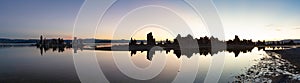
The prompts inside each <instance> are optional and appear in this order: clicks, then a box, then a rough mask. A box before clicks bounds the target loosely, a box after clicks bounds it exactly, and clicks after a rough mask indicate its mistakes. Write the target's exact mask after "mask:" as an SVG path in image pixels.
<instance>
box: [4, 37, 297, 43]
mask: <svg viewBox="0 0 300 83" xmlns="http://www.w3.org/2000/svg"><path fill="white" fill-rule="evenodd" d="M290 40H293V41H294V42H295V43H300V39H285V40H281V41H283V42H289V41H290ZM38 41H40V40H39V39H9V38H0V43H36V42H38ZM64 41H65V42H67V43H70V42H72V40H64ZM129 41H130V40H124V39H121V40H108V39H83V42H84V43H94V42H95V43H129ZM141 41H144V42H146V40H137V42H141ZM269 42H270V41H269Z"/></svg>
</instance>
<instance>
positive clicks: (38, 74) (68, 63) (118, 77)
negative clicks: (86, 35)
mask: <svg viewBox="0 0 300 83" xmlns="http://www.w3.org/2000/svg"><path fill="white" fill-rule="evenodd" d="M73 52H74V50H73V49H72V48H69V49H66V48H65V49H64V50H63V52H61V51H60V52H58V51H56V50H54V51H53V50H52V49H49V50H48V51H46V52H43V54H41V51H40V49H39V48H36V47H3V48H0V53H1V54H0V66H1V68H0V82H1V83H3V82H4V83H7V82H22V83H24V82H25V83H35V82H38V83H41V82H42V83H45V82H46V83H47V82H48V83H59V82H62V83H70V82H71V83H76V82H80V79H79V78H80V77H79V76H78V74H77V73H76V69H75V66H74V61H73V58H74V57H73ZM94 52H95V54H96V58H97V60H98V63H99V64H100V67H101V69H102V71H103V73H104V75H105V77H106V78H107V79H108V80H109V81H110V82H172V81H173V80H174V79H175V78H176V75H177V74H178V73H180V72H182V71H181V70H179V69H180V67H187V69H195V66H189V65H181V63H183V62H187V63H188V62H193V60H196V59H197V60H199V68H196V69H197V76H196V79H195V80H194V82H203V81H204V80H205V77H206V74H207V71H208V70H209V66H210V65H211V64H217V63H212V59H213V58H216V57H220V56H218V54H219V53H225V54H226V55H225V64H224V69H223V71H222V74H221V77H220V79H219V82H222V83H223V82H226V83H227V82H233V81H238V80H239V79H238V78H237V76H241V75H242V76H244V75H247V72H249V69H251V68H253V66H255V67H256V65H259V64H261V63H262V62H263V61H264V60H265V59H264V58H266V57H269V56H270V54H268V53H266V52H265V51H262V50H260V51H259V50H258V49H257V48H254V49H252V51H251V52H245V53H243V52H241V53H239V55H238V56H237V57H235V54H234V53H230V52H227V51H222V52H219V53H218V54H214V55H210V54H208V55H200V54H199V53H194V54H193V55H192V56H189V57H187V56H186V55H182V56H181V57H180V58H178V57H177V56H176V55H175V54H173V51H172V50H171V51H170V52H169V53H166V51H155V54H154V55H153V57H151V60H148V59H147V52H140V51H138V52H137V53H136V54H134V55H131V53H130V52H129V51H92V50H79V51H77V53H79V54H80V55H82V56H86V55H85V54H89V53H94ZM161 54H165V55H166V56H165V60H166V62H165V63H166V65H165V66H164V68H163V69H162V70H161V72H160V73H159V74H158V75H157V76H156V77H154V78H152V79H150V81H143V80H135V79H133V78H130V77H129V76H126V75H125V74H123V73H122V71H120V70H119V68H118V66H117V65H116V63H115V62H114V61H115V60H118V59H114V57H122V58H124V60H125V59H129V60H130V61H131V63H133V64H134V65H135V66H136V67H138V68H147V67H148V66H149V65H151V64H152V63H153V64H152V65H155V63H154V62H155V61H158V62H159V59H161V58H164V57H163V56H159V55H161ZM80 55H79V56H80ZM120 55H122V56H120ZM77 56H78V55H77ZM125 61H126V60H125ZM151 61H153V62H151ZM256 70H257V69H256ZM131 73H132V74H135V73H136V72H131ZM151 73H153V72H145V74H151ZM186 73H189V72H186ZM136 74H139V73H136ZM295 75H296V76H297V74H295ZM186 78H187V80H188V78H192V77H186ZM247 80H249V79H247ZM250 80H251V79H250ZM268 80H270V79H266V81H267V82H268ZM260 81H261V80H260Z"/></svg>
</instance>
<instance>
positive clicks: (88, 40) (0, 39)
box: [0, 38, 146, 43]
mask: <svg viewBox="0 0 300 83" xmlns="http://www.w3.org/2000/svg"><path fill="white" fill-rule="evenodd" d="M38 41H40V40H39V39H8V38H0V43H36V42H38ZM64 41H65V42H67V43H70V42H72V40H64ZM129 41H130V40H124V39H122V40H108V39H83V42H84V43H94V42H95V43H129ZM137 41H138V42H141V41H144V42H146V40H137Z"/></svg>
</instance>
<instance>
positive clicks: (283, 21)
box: [0, 0, 300, 40]
mask: <svg viewBox="0 0 300 83" xmlns="http://www.w3.org/2000/svg"><path fill="white" fill-rule="evenodd" d="M83 2H84V1H83V0H0V30H1V31H0V38H38V37H39V35H40V34H45V35H46V36H47V37H64V38H71V37H72V32H73V25H74V22H75V19H76V15H77V13H78V11H79V9H80V7H81V5H82V4H83ZM123 2H124V3H123V4H124V5H126V4H127V3H126V1H123ZM177 2H178V3H177ZM177 2H174V4H176V5H177V6H178V4H179V5H180V3H179V2H180V1H177ZM213 2H214V3H215V6H216V8H217V9H218V12H219V15H220V18H221V21H222V23H223V25H224V30H225V35H226V38H227V39H230V38H233V37H234V35H239V36H240V37H241V38H246V39H250V38H252V39H254V40H258V39H266V40H280V39H299V38H300V35H298V33H299V32H300V24H299V23H300V15H299V14H300V10H299V8H300V1H299V0H213ZM128 7H130V6H128ZM124 9H126V8H124ZM124 9H119V10H124ZM112 15H118V14H117V13H115V14H112ZM107 29H108V28H107ZM199 33H200V36H202V35H206V34H201V33H202V32H201V31H199ZM175 34H176V33H175ZM99 35H100V36H98V37H99V38H105V39H109V37H103V36H101V34H100V33H99Z"/></svg>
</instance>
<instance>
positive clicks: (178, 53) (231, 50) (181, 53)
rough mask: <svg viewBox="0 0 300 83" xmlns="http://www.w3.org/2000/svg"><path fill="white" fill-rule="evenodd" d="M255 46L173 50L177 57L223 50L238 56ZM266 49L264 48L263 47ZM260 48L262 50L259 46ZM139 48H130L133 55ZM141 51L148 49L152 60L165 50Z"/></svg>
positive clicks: (149, 57)
mask: <svg viewBox="0 0 300 83" xmlns="http://www.w3.org/2000/svg"><path fill="white" fill-rule="evenodd" d="M253 48H254V47H252V46H245V47H243V48H239V49H236V48H227V49H226V50H217V51H214V52H212V51H211V49H209V48H199V49H196V48H183V49H181V50H173V54H175V55H176V56H177V58H180V57H181V56H187V57H188V58H190V57H191V56H192V55H193V54H200V55H204V56H206V55H209V54H210V55H215V54H217V53H219V52H223V51H228V52H229V53H234V55H235V57H238V55H239V54H240V53H247V52H251V51H252V49H253ZM262 49H264V48H262ZM164 50H165V52H166V53H167V54H168V53H169V52H170V51H171V50H172V49H164ZM259 50H261V49H260V48H259ZM137 51H138V50H130V52H131V56H132V55H135V54H136V53H137ZM140 51H141V52H144V51H146V52H147V59H148V60H152V57H153V55H155V51H163V50H157V49H154V50H152V51H150V50H140Z"/></svg>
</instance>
